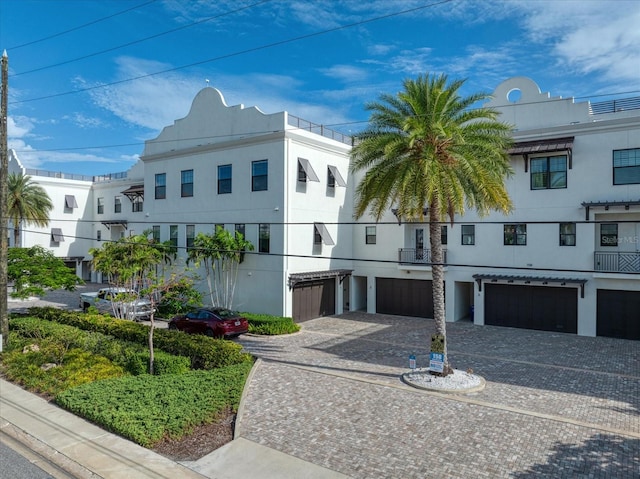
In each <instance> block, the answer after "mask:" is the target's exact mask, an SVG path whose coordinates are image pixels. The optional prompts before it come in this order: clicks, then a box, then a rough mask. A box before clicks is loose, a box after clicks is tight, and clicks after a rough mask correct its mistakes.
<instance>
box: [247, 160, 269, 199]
mask: <svg viewBox="0 0 640 479" xmlns="http://www.w3.org/2000/svg"><path fill="white" fill-rule="evenodd" d="M261 165H265V166H266V173H265V174H263V175H256V173H255V170H256V168H258V167H259V166H261ZM263 178H264V188H262V187H260V188H258V187H259V186H262V185H261V182H260V180H261V179H263ZM251 191H269V160H255V161H252V162H251Z"/></svg>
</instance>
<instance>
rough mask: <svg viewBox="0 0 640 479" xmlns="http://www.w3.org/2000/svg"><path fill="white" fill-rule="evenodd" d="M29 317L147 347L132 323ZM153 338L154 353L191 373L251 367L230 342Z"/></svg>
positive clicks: (93, 317)
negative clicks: (180, 361) (185, 362)
mask: <svg viewBox="0 0 640 479" xmlns="http://www.w3.org/2000/svg"><path fill="white" fill-rule="evenodd" d="M29 315H31V316H34V317H37V318H41V319H47V320H50V321H55V322H58V323H61V324H67V325H69V326H74V327H76V328H80V329H83V330H85V331H96V332H99V333H102V334H105V335H108V336H113V337H114V338H117V339H121V340H125V341H131V342H134V343H137V344H141V345H145V346H146V345H147V344H148V339H149V327H148V326H146V325H144V324H140V323H135V322H133V321H127V320H121V319H116V318H112V317H110V316H103V315H99V314H87V313H80V312H75V311H64V310H60V309H56V308H51V307H46V308H29ZM153 337H154V339H153V341H154V349H156V350H162V351H165V352H167V353H170V354H174V355H176V356H184V357H188V358H189V361H190V364H191V368H192V369H215V368H220V367H224V366H231V365H234V364H240V363H245V362H249V363H253V358H252V356H251V355H250V354H248V353H243V352H242V346H240V345H239V344H236V343H234V342H232V341H224V340H220V339H212V338H209V337H207V336H201V335H190V334H185V333H182V332H180V331H169V330H168V329H155V331H154V335H153Z"/></svg>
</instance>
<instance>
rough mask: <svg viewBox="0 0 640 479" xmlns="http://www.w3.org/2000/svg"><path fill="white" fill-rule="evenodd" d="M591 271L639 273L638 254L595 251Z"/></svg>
mask: <svg viewBox="0 0 640 479" xmlns="http://www.w3.org/2000/svg"><path fill="white" fill-rule="evenodd" d="M593 258H594V260H593V269H595V270H596V271H607V272H610V273H640V252H635V253H634V252H629V253H624V252H618V251H607V252H602V251H596V252H595V253H594V256H593Z"/></svg>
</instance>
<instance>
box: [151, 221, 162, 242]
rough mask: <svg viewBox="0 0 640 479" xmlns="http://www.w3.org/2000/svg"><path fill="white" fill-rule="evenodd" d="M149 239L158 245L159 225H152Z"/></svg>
mask: <svg viewBox="0 0 640 479" xmlns="http://www.w3.org/2000/svg"><path fill="white" fill-rule="evenodd" d="M151 237H152V238H153V242H154V243H160V225H153V226H152V227H151Z"/></svg>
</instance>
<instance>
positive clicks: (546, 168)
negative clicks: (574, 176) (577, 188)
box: [531, 155, 567, 190]
mask: <svg viewBox="0 0 640 479" xmlns="http://www.w3.org/2000/svg"><path fill="white" fill-rule="evenodd" d="M566 187H567V157H566V155H561V156H549V157H544V158H531V189H532V190H545V189H556V188H566Z"/></svg>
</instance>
